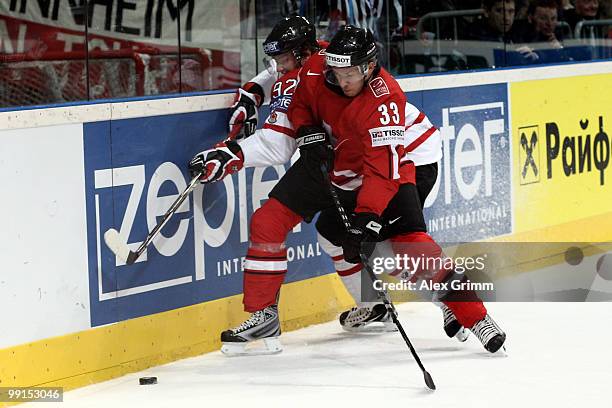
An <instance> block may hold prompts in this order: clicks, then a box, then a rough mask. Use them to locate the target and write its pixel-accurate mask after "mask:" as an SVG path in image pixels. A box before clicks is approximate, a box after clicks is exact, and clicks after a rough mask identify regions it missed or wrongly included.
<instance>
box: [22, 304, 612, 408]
mask: <svg viewBox="0 0 612 408" xmlns="http://www.w3.org/2000/svg"><path fill="white" fill-rule="evenodd" d="M487 306H488V308H489V312H490V313H491V315H492V316H493V317H494V318H495V319H496V320H497V322H498V323H499V324H500V325H501V327H502V328H503V329H504V330H505V331H506V332H507V334H508V341H507V343H506V344H507V349H508V356H507V357H499V356H495V355H490V354H489V353H487V352H486V351H485V350H484V348H483V347H482V346H481V345H480V343H479V342H478V340H477V339H476V338H475V337H474V336H473V335H471V336H470V338H469V339H468V341H467V342H465V343H459V342H457V341H456V340H454V339H449V338H447V337H446V335H445V334H444V332H443V330H442V313H441V312H440V311H439V309H437V308H436V307H435V306H433V305H431V304H426V303H409V304H403V305H400V306H399V308H398V309H399V311H400V318H401V321H402V323H403V325H404V328H405V329H406V331H407V333H408V335H409V336H410V338H411V340H412V342H413V344H414V346H415V348H416V349H417V352H418V353H419V355H420V357H421V360H422V361H423V364H424V365H425V367H426V368H427V370H428V371H429V372H430V373H431V375H432V376H433V379H434V381H435V383H436V385H437V387H438V389H437V391H435V392H431V391H428V390H427V389H426V388H425V385H424V382H423V376H422V374H421V372H420V370H419V369H418V367H417V365H416V363H415V362H414V361H413V359H412V357H411V355H410V352H409V350H408V348H407V347H406V345H405V344H404V342H403V340H402V338H401V336H400V334H399V333H361V334H355V333H347V332H344V331H343V330H342V329H341V328H340V326H339V325H338V323H337V322H335V321H334V322H330V323H325V324H321V325H316V326H312V327H309V328H306V329H302V330H298V331H294V332H290V333H285V334H283V336H282V338H281V339H282V341H283V344H284V347H285V349H284V351H283V352H282V353H281V354H278V355H272V356H249V357H233V358H228V357H225V356H223V355H222V354H221V353H220V352H218V351H217V352H213V353H209V354H206V355H203V356H200V357H196V358H190V359H185V360H181V361H177V362H175V363H171V364H167V365H164V366H160V367H154V368H151V369H148V370H146V371H144V372H141V373H135V374H130V375H127V376H124V377H121V378H117V379H115V380H111V381H107V382H104V383H100V384H96V385H92V386H89V387H84V388H81V389H78V390H74V391H70V392H67V393H66V394H65V395H64V402H63V403H61V404H57V406H60V407H62V408H68V407H79V408H86V407H91V408H97V407H113V408H118V407H143V408H145V407H146V408H154V407H202V408H204V407H222V406H228V407H235V406H241V407H260V406H266V407H277V406H286V407H295V406H300V407H301V406H307V407H311V408H313V407H314V408H322V407H336V408H342V407H346V408H352V407H362V406H370V407H372V406H374V407H376V406H385V407H409V408H414V407H427V408H436V407H449V408H450V407H452V408H457V407H461V408H463V407H465V408H473V407H494V408H498V407H512V408H522V407H555V408H557V407H572V408H575V407H577V406H582V407H604V406H610V405H609V404H610V395H609V392H610V391H609V388H608V387H609V386H610V385H612V375H611V374H610V368H611V363H612V352H611V349H610V347H611V346H612V342H611V338H612V337H611V334H612V328H611V325H610V323H609V319H610V316H611V315H612V313H611V312H612V306H611V305H610V303H493V304H488V305H487ZM142 376H156V377H158V384H156V385H148V386H141V385H139V384H138V378H139V377H142ZM44 405H45V407H48V406H52V404H49V403H47V404H44ZM25 406H30V404H26V405H25ZM33 407H34V408H36V407H38V405H33Z"/></svg>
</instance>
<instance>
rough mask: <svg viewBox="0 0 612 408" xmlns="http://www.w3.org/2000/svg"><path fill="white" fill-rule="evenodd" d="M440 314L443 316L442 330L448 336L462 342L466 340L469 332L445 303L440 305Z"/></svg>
mask: <svg viewBox="0 0 612 408" xmlns="http://www.w3.org/2000/svg"><path fill="white" fill-rule="evenodd" d="M441 309H442V316H443V317H444V332H445V333H446V335H447V336H448V337H450V338H453V337H454V338H456V339H457V340H459V341H460V342H464V341H466V340H467V338H468V336H469V335H470V332H469V331H468V330H467V329H466V328H465V327H463V326H462V325H461V324H460V323H459V321H458V320H457V318H456V317H455V315H454V314H453V312H452V310H450V309H449V308H448V307H447V306H446V305H444V304H443V305H442V307H441Z"/></svg>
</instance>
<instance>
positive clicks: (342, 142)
mask: <svg viewBox="0 0 612 408" xmlns="http://www.w3.org/2000/svg"><path fill="white" fill-rule="evenodd" d="M324 68H325V56H324V53H323V52H320V53H318V54H317V55H314V56H312V57H311V58H310V59H309V60H308V62H307V63H306V64H305V65H304V66H303V67H302V69H301V71H300V74H299V78H300V84H299V86H298V87H297V90H296V92H295V94H294V95H293V101H292V103H291V105H290V106H289V110H288V112H287V115H288V118H289V121H290V122H291V123H292V124H293V128H294V129H299V128H300V126H304V125H321V124H322V125H323V127H324V128H325V129H326V131H327V133H328V134H329V135H331V137H332V142H333V144H334V147H335V159H334V169H333V172H332V174H331V180H332V182H333V184H334V185H335V186H337V187H339V188H341V189H345V190H356V189H359V193H358V196H357V207H356V208H355V211H356V212H372V213H375V214H378V215H380V214H382V212H383V211H384V209H385V208H386V207H387V205H388V203H389V201H390V200H391V198H393V196H394V195H395V193H396V192H397V190H398V188H399V186H400V185H401V184H404V183H414V182H415V180H414V178H415V169H414V163H413V162H412V161H411V160H409V159H408V157H407V156H406V148H407V146H408V142H407V138H406V132H405V128H406V111H405V110H406V96H405V94H404V92H403V91H402V89H401V88H400V86H399V84H398V83H397V82H396V81H395V79H394V78H393V77H392V76H391V75H390V74H389V73H388V72H387V71H385V70H384V69H382V68H381V69H380V71H378V72H377V73H376V74H375V76H374V78H372V79H371V80H370V81H369V83H368V84H366V85H365V87H364V89H363V90H362V92H361V93H360V94H359V95H357V96H356V97H353V98H349V97H346V96H344V95H343V94H342V91H341V90H339V89H337V90H336V89H334V87H332V86H330V85H329V84H327V83H326V81H325V77H324V73H323V70H324Z"/></svg>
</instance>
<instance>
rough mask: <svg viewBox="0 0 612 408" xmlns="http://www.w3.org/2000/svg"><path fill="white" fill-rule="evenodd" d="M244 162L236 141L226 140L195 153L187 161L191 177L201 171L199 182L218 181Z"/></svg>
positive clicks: (240, 166) (236, 169) (239, 167)
mask: <svg viewBox="0 0 612 408" xmlns="http://www.w3.org/2000/svg"><path fill="white" fill-rule="evenodd" d="M243 164H244V156H243V154H242V150H241V149H240V146H239V145H238V143H236V142H235V141H233V140H228V141H226V142H223V143H221V144H217V145H215V148H213V149H209V150H204V151H203V152H200V153H198V154H196V156H195V157H194V158H193V159H191V161H190V162H189V171H190V172H191V177H195V176H197V175H198V174H200V173H202V176H201V177H200V182H201V183H210V182H213V181H219V180H221V179H223V178H224V177H225V176H227V175H228V174H232V173H235V172H237V171H239V170H240V169H241V168H242V166H243Z"/></svg>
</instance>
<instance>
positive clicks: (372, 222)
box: [213, 27, 505, 352]
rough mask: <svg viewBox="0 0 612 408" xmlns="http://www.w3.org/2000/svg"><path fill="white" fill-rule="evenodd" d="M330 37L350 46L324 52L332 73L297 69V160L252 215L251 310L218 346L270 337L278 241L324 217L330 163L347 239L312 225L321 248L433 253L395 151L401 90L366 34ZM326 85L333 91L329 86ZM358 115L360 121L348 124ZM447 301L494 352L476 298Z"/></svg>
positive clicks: (409, 173) (354, 255)
mask: <svg viewBox="0 0 612 408" xmlns="http://www.w3.org/2000/svg"><path fill="white" fill-rule="evenodd" d="M336 40H337V41H336ZM334 41H336V43H337V44H338V48H339V49H340V51H343V52H344V51H346V48H347V44H348V45H351V44H352V45H353V46H354V47H355V48H356V49H355V50H354V51H355V52H353V53H352V54H350V53H349V54H348V55H347V54H346V53H344V54H342V53H338V52H337V53H334V52H331V51H329V53H328V55H327V57H328V58H327V62H328V63H329V65H331V66H332V67H335V68H333V69H331V70H325V69H324V68H325V62H324V61H323V60H322V58H311V59H310V60H309V61H308V62H307V64H306V65H305V66H304V67H303V68H302V70H301V74H300V80H301V81H303V83H301V84H300V87H299V88H298V90H297V91H296V95H295V97H294V101H293V102H292V104H291V105H290V108H289V119H290V123H293V126H294V127H295V128H297V129H298V130H297V132H296V140H297V144H298V146H299V148H300V153H301V157H300V159H299V160H298V161H297V162H296V163H295V164H294V165H293V166H292V167H291V168H290V169H289V171H288V172H287V173H286V174H285V176H284V177H283V178H282V179H281V181H280V182H279V183H278V184H277V186H276V187H275V188H274V189H273V190H272V192H271V193H270V200H268V201H267V202H266V203H265V204H264V205H263V206H262V207H261V208H260V209H259V210H257V211H256V213H255V214H254V216H253V219H252V222H251V237H250V238H251V240H250V247H249V252H248V254H247V260H246V264H245V275H244V305H245V309H246V310H247V311H251V312H252V313H253V314H252V315H251V318H249V319H248V320H247V321H245V322H244V323H243V324H242V325H240V326H238V327H236V328H234V329H231V330H228V331H226V332H224V333H223V334H222V341H223V342H224V346H235V345H238V346H242V345H243V344H244V343H246V342H248V341H251V340H255V339H264V340H270V339H273V338H275V337H277V335H278V334H280V327H279V326H278V312H277V307H276V302H277V295H278V291H279V289H280V285H281V283H282V281H283V278H284V275H285V273H286V268H287V261H286V248H285V246H284V241H285V238H286V236H287V234H288V232H289V231H290V230H291V229H292V228H293V227H294V226H295V225H296V224H297V223H299V222H300V221H301V220H307V221H308V220H310V219H312V217H313V216H314V215H315V214H316V213H317V212H319V211H322V215H323V214H326V213H329V212H330V211H333V202H332V201H331V198H330V197H329V194H327V193H326V189H325V186H324V182H323V177H322V175H321V174H320V165H321V163H325V164H326V165H327V166H328V167H329V168H331V165H332V162H333V172H332V173H331V179H332V181H333V183H334V185H335V186H336V187H337V188H338V192H339V195H340V196H341V199H343V202H344V205H345V206H346V207H347V208H349V209H350V210H354V212H355V215H354V219H353V224H354V228H353V233H351V234H348V235H347V236H344V234H343V233H342V232H341V231H342V227H341V226H338V223H336V225H334V223H333V222H331V223H329V225H325V226H323V227H326V228H328V230H327V231H325V230H324V229H323V228H321V229H319V231H320V232H321V233H322V234H323V235H326V238H328V240H329V241H330V242H333V243H335V244H336V245H342V247H343V251H344V258H345V260H346V261H348V262H356V261H358V258H359V249H360V248H361V244H362V243H363V242H364V241H366V240H371V239H376V240H377V239H379V238H380V239H384V238H385V237H388V238H390V239H391V241H392V242H393V243H394V244H397V245H398V248H400V247H401V244H405V243H414V242H419V243H423V242H424V243H428V244H430V246H429V247H430V248H431V249H432V251H437V252H438V253H439V252H440V249H439V247H438V246H437V245H436V244H435V243H434V242H433V240H432V239H431V238H430V237H429V236H428V235H427V234H426V232H425V223H424V220H423V216H422V212H421V208H420V207H421V204H420V202H419V199H418V194H417V191H416V187H415V185H414V178H415V174H414V173H415V170H414V164H413V163H412V162H411V161H410V160H409V159H408V158H407V156H406V154H405V153H406V147H407V143H406V140H405V133H404V130H405V120H404V118H405V109H406V105H405V104H406V100H405V96H404V94H403V92H402V91H401V89H400V88H399V86H398V85H397V83H396V82H395V80H394V79H393V78H392V77H391V76H390V75H389V74H388V73H386V71H384V70H382V69H381V68H380V67H379V66H378V65H377V64H376V62H375V57H376V46H375V44H374V42H373V41H372V40H371V35H370V37H368V35H367V33H366V32H365V31H363V30H359V29H356V28H353V27H349V28H347V29H345V30H343V31H341V32H340V33H339V34H338V35H337V36H336V37H334V40H333V41H332V45H333V44H334ZM360 44H361V45H360ZM332 45H330V47H331V48H332V51H333V47H332ZM364 47H365V48H364ZM348 48H349V51H350V47H348ZM318 55H322V54H318ZM338 65H340V66H338ZM323 75H325V76H326V77H327V78H328V79H329V81H325V80H324V79H323ZM332 75H333V76H332ZM334 79H335V80H337V81H338V85H333V84H330V82H332V81H334ZM364 85H367V86H364ZM361 117H363V118H364V119H363V120H356V119H357V118H361ZM296 124H298V125H296ZM318 124H323V128H322V127H321V126H320V125H318ZM298 126H299V127H298ZM330 135H331V138H333V139H334V140H333V145H334V146H335V149H333V150H332V148H331V145H330V143H329V142H330V140H329V139H330ZM247 140H249V139H247ZM366 141H367V142H369V145H368V143H366ZM334 150H335V152H334ZM334 156H335V157H334ZM213 170H214V169H213ZM328 218H329V220H332V219H333V217H332V216H328ZM390 221H393V222H392V223H391V222H390ZM391 224H393V225H391ZM383 226H384V227H385V228H384V229H383ZM322 229H323V230H322ZM438 278H439V277H438ZM457 295H458V294H454V297H453V299H455V300H462V301H461V302H450V301H448V300H447V301H445V304H446V305H447V306H448V307H449V309H451V310H452V312H453V313H454V314H455V315H456V316H457V318H458V320H459V323H460V324H462V325H463V326H465V327H468V328H470V330H471V331H473V332H474V333H475V334H476V336H477V337H478V338H479V339H480V340H481V342H482V343H483V344H484V346H485V348H487V350H489V351H492V352H494V351H496V350H497V349H499V348H500V347H501V346H502V344H503V342H504V340H505V334H504V333H503V332H502V331H501V329H499V327H498V326H497V325H496V324H495V322H493V320H492V319H491V318H490V317H489V316H488V314H487V313H486V309H485V308H484V305H482V302H480V301H479V300H478V299H477V298H476V297H475V295H473V294H460V295H462V296H461V297H463V298H460V297H457ZM465 300H472V301H470V302H466V301H465ZM272 329H274V330H272ZM245 333H248V334H249V335H248V336H245V335H244V334H245Z"/></svg>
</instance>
